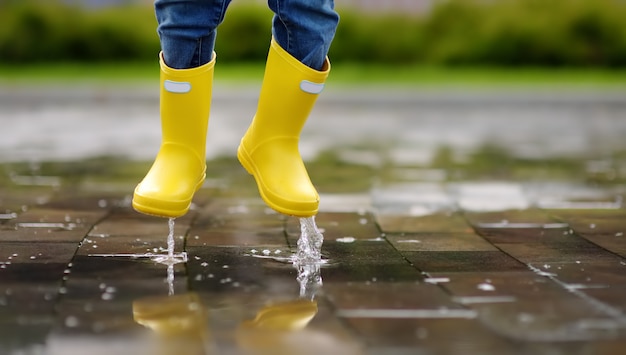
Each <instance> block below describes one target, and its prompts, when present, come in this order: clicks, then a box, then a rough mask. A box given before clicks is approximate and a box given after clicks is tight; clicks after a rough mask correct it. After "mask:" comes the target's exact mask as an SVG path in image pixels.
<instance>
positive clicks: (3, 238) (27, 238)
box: [0, 226, 90, 244]
mask: <svg viewBox="0 0 626 355" xmlns="http://www.w3.org/2000/svg"><path fill="white" fill-rule="evenodd" d="M51 227H52V228H41V227H19V228H12V229H0V243H4V242H17V243H20V242H21V243H24V242H30V243H76V244H78V243H79V242H80V241H81V240H82V239H83V238H84V237H85V236H86V235H87V233H89V229H90V228H84V227H79V228H75V229H69V230H68V229H65V228H57V227H55V226H51Z"/></svg>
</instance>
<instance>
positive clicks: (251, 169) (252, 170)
mask: <svg viewBox="0 0 626 355" xmlns="http://www.w3.org/2000/svg"><path fill="white" fill-rule="evenodd" d="M237 159H238V160H239V163H240V164H241V166H243V168H244V169H246V171H247V172H248V174H250V175H252V177H254V180H255V181H256V184H257V187H258V189H259V194H260V195H261V198H262V199H263V201H265V203H266V204H267V205H268V206H269V207H270V208H272V209H273V210H275V211H277V212H280V213H282V214H286V215H290V216H296V217H311V216H314V215H316V214H317V211H318V209H317V208H315V209H305V210H303V209H293V208H287V207H285V206H282V205H281V203H280V202H279V203H277V202H276V201H274V200H273V199H272V198H271V197H270V195H271V193H270V192H269V191H268V192H266V191H265V188H264V187H263V186H264V184H263V181H262V180H261V178H260V177H259V174H258V173H257V171H256V166H255V165H254V163H252V159H251V158H250V156H249V155H248V152H246V150H245V148H244V146H243V142H242V143H240V144H239V148H237Z"/></svg>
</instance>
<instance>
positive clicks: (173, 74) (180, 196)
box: [133, 55, 215, 217]
mask: <svg viewBox="0 0 626 355" xmlns="http://www.w3.org/2000/svg"><path fill="white" fill-rule="evenodd" d="M214 64H215V55H213V60H212V61H211V62H209V63H207V64H205V65H202V66H200V67H197V68H192V69H172V68H170V67H168V66H167V65H166V64H165V62H164V61H163V57H162V56H161V60H160V65H161V80H160V82H161V91H160V99H161V130H162V141H161V148H160V149H159V153H158V155H157V157H156V159H155V161H154V164H153V165H152V167H151V168H150V171H148V174H147V175H146V177H145V178H144V179H143V181H141V183H139V185H137V188H136V189H135V193H134V196H133V207H134V208H135V209H136V210H137V211H139V212H142V213H146V214H150V215H156V216H161V217H180V216H182V215H184V214H185V213H187V211H188V210H189V207H190V205H191V200H192V198H193V195H194V193H195V192H196V191H197V190H198V189H199V188H200V187H201V186H202V183H203V182H204V178H205V172H206V157H205V154H206V134H207V126H208V120H209V110H210V106H211V89H212V82H213V67H214Z"/></svg>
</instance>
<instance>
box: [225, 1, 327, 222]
mask: <svg viewBox="0 0 626 355" xmlns="http://www.w3.org/2000/svg"><path fill="white" fill-rule="evenodd" d="M269 4H270V7H271V8H272V10H274V11H275V13H276V15H275V17H274V26H273V35H274V39H273V40H272V43H271V46H270V51H269V55H268V58H267V64H266V67H265V76H264V79H263V85H262V87H261V95H260V97H259V104H258V107H257V112H256V115H255V117H254V119H253V121H252V124H251V125H250V128H248V131H247V132H246V134H245V136H244V137H243V139H242V140H241V144H240V145H239V149H238V151H237V157H238V158H239V161H240V162H241V164H242V165H243V166H244V167H245V168H246V170H247V171H248V172H249V173H250V174H252V175H253V176H254V178H255V180H256V182H257V185H258V188H259V193H260V194H261V197H262V198H263V200H264V201H265V202H266V203H267V204H268V205H269V206H270V207H272V208H273V209H275V210H277V211H278V212H281V213H285V214H290V215H295V216H300V217H307V216H312V215H314V214H316V213H317V210H318V206H319V196H318V194H317V191H316V189H315V187H314V186H313V184H312V183H311V180H310V179H309V175H308V173H307V171H306V168H305V166H304V164H303V162H302V158H301V157H300V153H299V150H298V141H299V138H300V132H301V130H302V128H303V126H304V123H305V122H306V119H307V118H308V116H309V113H310V111H311V110H312V108H313V105H314V104H315V101H316V99H317V96H318V94H319V93H320V92H321V91H322V88H323V87H324V82H325V80H326V77H327V76H328V73H329V71H330V63H329V62H328V59H327V58H326V54H327V52H328V48H329V46H330V42H331V41H332V38H333V36H334V33H335V28H336V26H337V22H338V19H339V18H338V16H337V14H336V13H335V11H334V10H333V1H332V0H270V1H269Z"/></svg>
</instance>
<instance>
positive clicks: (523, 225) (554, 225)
mask: <svg viewBox="0 0 626 355" xmlns="http://www.w3.org/2000/svg"><path fill="white" fill-rule="evenodd" d="M476 227H478V228H485V229H499V228H503V229H563V228H569V224H567V223H511V222H508V221H502V222H496V223H477V224H476Z"/></svg>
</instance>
